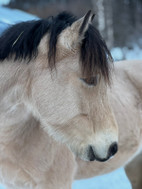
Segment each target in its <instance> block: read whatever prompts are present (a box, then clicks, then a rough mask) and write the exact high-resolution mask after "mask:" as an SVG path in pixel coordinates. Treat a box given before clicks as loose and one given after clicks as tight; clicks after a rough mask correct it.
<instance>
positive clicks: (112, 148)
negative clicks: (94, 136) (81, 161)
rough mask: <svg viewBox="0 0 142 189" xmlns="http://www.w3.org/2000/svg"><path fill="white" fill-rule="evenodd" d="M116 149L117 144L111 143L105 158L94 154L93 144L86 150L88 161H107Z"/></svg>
mask: <svg viewBox="0 0 142 189" xmlns="http://www.w3.org/2000/svg"><path fill="white" fill-rule="evenodd" d="M117 151H118V145H117V143H116V142H114V143H112V144H111V145H110V147H109V149H108V155H107V157H106V158H100V157H98V155H96V153H95V147H93V146H89V150H88V157H89V158H88V159H89V160H90V161H94V160H96V161H100V162H104V161H107V160H108V159H110V158H111V157H112V156H114V155H115V154H116V153H117Z"/></svg>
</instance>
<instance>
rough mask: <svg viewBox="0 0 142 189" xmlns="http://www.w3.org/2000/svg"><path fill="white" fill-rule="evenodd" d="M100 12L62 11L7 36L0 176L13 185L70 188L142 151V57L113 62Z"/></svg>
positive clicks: (2, 44)
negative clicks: (100, 26) (77, 14)
mask: <svg viewBox="0 0 142 189" xmlns="http://www.w3.org/2000/svg"><path fill="white" fill-rule="evenodd" d="M93 18H94V14H92V12H91V11H89V12H88V13H87V14H86V15H85V16H83V17H82V18H80V19H77V18H76V17H75V16H74V15H72V14H69V13H67V12H63V13H60V14H58V15H57V16H55V17H49V18H48V19H39V20H36V21H28V22H22V23H18V24H16V25H14V26H12V27H10V28H8V29H7V30H6V31H5V32H4V33H3V34H2V36H1V37H0V79H1V82H0V89H1V90H0V182H1V183H3V184H4V185H6V187H7V188H8V189H12V188H13V189H29V188H31V189H33V188H34V189H45V188H46V189H47V188H48V189H56V188H58V189H71V185H72V182H73V180H74V179H80V178H87V177H92V176H95V175H99V174H102V173H104V172H109V171H111V170H113V169H116V168H117V167H119V166H121V165H124V164H126V162H130V160H132V157H133V158H134V157H136V155H137V154H138V152H140V143H141V140H140V135H141V132H140V131H141V127H140V124H141V123H142V122H141V88H140V86H141V79H140V72H141V69H142V67H141V62H140V61H134V62H126V63H123V62H122V63H119V64H118V66H117V64H114V65H113V60H112V57H111V54H110V52H109V50H108V48H107V46H106V44H105V41H104V40H103V39H102V37H101V35H100V33H99V32H98V30H97V29H96V28H95V27H94V26H93V25H92V20H93ZM127 64H128V66H127ZM123 65H125V66H123ZM130 68H131V69H130ZM130 118H131V119H130ZM134 125H135V128H134V127H133V126H134ZM126 131H127V132H126ZM128 139H131V140H130V141H128ZM132 139H133V140H132ZM118 146H119V151H118ZM117 151H118V153H117ZM137 151H138V152H137ZM114 155H115V156H114ZM113 156H114V158H113V159H112V157H113ZM106 165H107V166H106ZM108 165H109V166H108ZM128 168H129V167H128Z"/></svg>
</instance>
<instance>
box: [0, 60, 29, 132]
mask: <svg viewBox="0 0 142 189" xmlns="http://www.w3.org/2000/svg"><path fill="white" fill-rule="evenodd" d="M27 80H28V69H27V67H26V65H24V64H22V63H19V64H18V63H14V62H8V61H7V62H6V61H4V62H2V63H0V89H1V90H0V129H3V130H7V129H8V128H10V127H13V128H14V127H16V126H19V123H20V125H21V124H22V123H23V124H24V123H25V122H26V121H27V120H28V119H29V117H30V116H31V113H30V111H29V110H28V109H27V107H26V106H25V104H24V98H25V94H26V88H27V87H26V83H27Z"/></svg>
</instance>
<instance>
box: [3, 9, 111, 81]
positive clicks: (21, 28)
mask: <svg viewBox="0 0 142 189" xmlns="http://www.w3.org/2000/svg"><path fill="white" fill-rule="evenodd" d="M76 20H77V18H76V17H75V16H73V15H72V14H70V13H67V12H62V13H60V14H59V15H57V16H56V17H49V18H47V19H40V20H33V21H28V22H22V23H18V24H15V25H13V26H11V27H10V28H8V29H7V30H6V31H5V32H4V33H3V34H2V36H1V37H0V61H4V60H5V59H9V58H11V57H14V60H18V59H19V60H22V59H27V60H28V61H27V62H30V60H31V59H32V58H36V57H37V56H38V45H39V43H40V41H41V39H42V37H43V36H44V35H45V34H46V33H47V32H48V33H49V36H50V38H49V44H47V45H48V46H49V52H48V60H49V67H50V68H51V69H52V68H54V67H55V65H56V44H57V40H58V36H59V34H60V33H61V32H62V31H63V30H64V29H65V28H67V27H68V26H71V25H72V23H73V22H75V21H76ZM109 62H112V57H111V54H110V52H109V50H108V48H107V46H106V44H105V42H104V40H103V39H102V37H101V35H100V34H99V32H98V30H97V29H96V28H95V27H94V26H92V25H90V26H89V28H88V30H87V31H86V33H85V37H84V39H83V41H82V43H81V45H80V65H81V69H82V72H83V75H84V76H85V77H90V76H92V75H94V74H96V70H97V71H98V72H100V73H101V74H102V76H103V77H104V79H105V81H106V82H107V83H108V82H109V81H110V63H109Z"/></svg>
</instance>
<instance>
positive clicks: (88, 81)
mask: <svg viewBox="0 0 142 189" xmlns="http://www.w3.org/2000/svg"><path fill="white" fill-rule="evenodd" d="M80 79H81V80H82V81H83V82H84V83H86V84H87V85H89V86H96V85H97V83H98V79H99V77H98V76H95V77H90V78H80Z"/></svg>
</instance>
